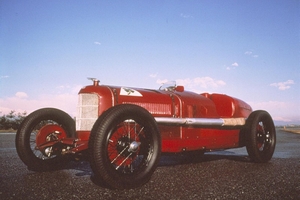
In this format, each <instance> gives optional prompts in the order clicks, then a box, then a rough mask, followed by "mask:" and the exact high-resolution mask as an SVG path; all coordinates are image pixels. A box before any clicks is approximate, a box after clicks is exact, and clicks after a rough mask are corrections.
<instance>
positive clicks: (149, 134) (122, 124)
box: [89, 104, 161, 189]
mask: <svg viewBox="0 0 300 200" xmlns="http://www.w3.org/2000/svg"><path fill="white" fill-rule="evenodd" d="M89 153H90V164H91V168H92V170H93V172H94V178H95V179H96V180H98V181H97V182H100V183H102V184H103V183H104V184H105V185H106V186H108V187H111V188H116V189H129V188H135V187H139V186H141V185H143V184H145V183H146V182H148V181H149V180H150V178H151V176H152V174H153V172H154V171H155V169H156V167H157V165H158V162H159V159H160V154H161V138H160V133H159V130H158V126H157V124H156V121H155V119H154V118H153V116H152V115H151V114H150V113H149V112H148V111H147V110H145V109H144V108H141V107H139V106H136V105H131V104H124V105H117V106H115V107H112V108H110V109H109V110H107V111H106V112H105V113H103V114H102V115H101V116H100V117H99V118H98V120H97V121H96V123H95V124H94V126H93V128H92V131H91V135H90V139H89Z"/></svg>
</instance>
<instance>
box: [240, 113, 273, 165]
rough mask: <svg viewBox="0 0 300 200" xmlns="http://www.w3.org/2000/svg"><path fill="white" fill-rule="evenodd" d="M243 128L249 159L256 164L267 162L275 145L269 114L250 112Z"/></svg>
mask: <svg viewBox="0 0 300 200" xmlns="http://www.w3.org/2000/svg"><path fill="white" fill-rule="evenodd" d="M245 128H246V129H245V130H246V131H245V139H246V148H247V152H248V154H249V157H250V159H251V160H252V161H254V162H257V163H265V162H268V161H269V160H270V159H271V158H272V156H273V153H274V150H275V145H276V131H275V126H274V122H273V120H272V117H271V116H270V114H269V113H268V112H266V111H263V110H257V111H254V112H252V113H251V114H250V116H249V117H248V119H247V121H246V127H245Z"/></svg>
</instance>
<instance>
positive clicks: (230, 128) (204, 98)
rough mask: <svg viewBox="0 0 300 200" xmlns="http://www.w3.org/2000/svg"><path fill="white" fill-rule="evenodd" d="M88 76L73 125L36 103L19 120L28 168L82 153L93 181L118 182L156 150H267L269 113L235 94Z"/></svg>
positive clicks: (141, 173)
mask: <svg viewBox="0 0 300 200" xmlns="http://www.w3.org/2000/svg"><path fill="white" fill-rule="evenodd" d="M92 81H93V84H92V85H89V86H86V87H84V88H82V89H81V90H80V91H79V100H78V107H77V110H78V113H77V117H76V126H75V124H74V120H73V119H72V118H71V117H70V116H69V115H68V114H66V113H65V112H63V111H61V110H57V109H54V108H43V109H40V110H37V111H35V112H33V113H31V114H30V115H29V116H28V117H27V118H26V119H25V120H24V121H23V122H22V124H21V126H20V128H19V130H18V132H17V136H16V147H17V152H18V154H19V157H20V158H21V159H22V161H23V162H24V163H25V164H26V165H27V166H28V168H29V169H32V170H34V171H40V170H51V169H52V168H53V167H54V166H56V165H59V164H60V163H61V161H62V160H64V159H65V157H66V155H74V156H77V155H81V154H87V155H88V157H89V161H90V163H91V168H92V170H93V172H94V176H95V179H96V180H98V181H102V182H104V183H105V184H107V185H108V186H109V187H112V188H120V189H124V188H134V187H138V186H140V185H142V184H145V183H147V181H149V179H150V178H151V175H152V174H153V172H154V171H155V168H156V167H157V165H158V162H159V158H160V154H161V152H169V153H179V152H188V151H201V152H203V153H204V152H206V151H212V150H218V149H228V148H237V147H243V146H246V148H247V151H248V153H249V157H250V158H251V159H252V160H253V161H254V162H267V161H269V160H270V159H271V157H272V155H273V152H274V149H275V143H276V133H275V127H274V123H273V120H272V118H271V116H270V115H269V113H267V112H266V111H262V110H259V111H252V108H251V107H250V105H248V104H247V103H245V102H244V101H242V100H240V99H237V98H234V97H231V96H228V95H225V94H209V93H202V94H197V93H193V92H189V91H185V90H184V87H183V86H176V85H175V84H173V83H171V84H167V85H163V86H162V87H161V88H160V89H159V90H153V89H142V88H131V87H120V86H108V85H100V84H99V81H98V80H97V79H92ZM31 141H34V142H31ZM28 144H30V145H28Z"/></svg>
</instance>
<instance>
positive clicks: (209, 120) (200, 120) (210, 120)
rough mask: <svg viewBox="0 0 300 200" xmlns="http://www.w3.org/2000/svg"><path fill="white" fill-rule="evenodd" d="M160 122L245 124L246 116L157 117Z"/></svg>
mask: <svg viewBox="0 0 300 200" xmlns="http://www.w3.org/2000/svg"><path fill="white" fill-rule="evenodd" d="M155 120H156V122H157V123H158V124H164V125H179V126H183V125H188V126H243V125H245V123H246V119H245V118H172V117H155Z"/></svg>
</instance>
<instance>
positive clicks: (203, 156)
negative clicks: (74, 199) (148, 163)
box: [64, 151, 251, 176]
mask: <svg viewBox="0 0 300 200" xmlns="http://www.w3.org/2000/svg"><path fill="white" fill-rule="evenodd" d="M224 159H226V160H232V161H237V162H251V161H250V159H249V157H248V156H247V155H242V154H236V153H234V152H230V151H214V152H208V153H203V152H201V151H191V152H181V153H162V154H161V158H160V161H159V166H160V167H162V166H175V165H183V164H191V163H203V162H211V161H217V160H224ZM64 169H73V170H78V172H77V173H76V174H75V175H76V176H86V175H90V176H91V175H93V172H92V169H91V167H90V164H89V162H88V160H87V159H83V160H79V161H71V162H69V163H68V164H67V165H66V166H65V167H64Z"/></svg>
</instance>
